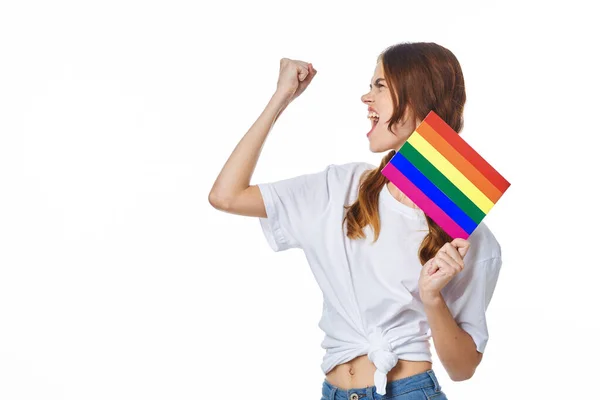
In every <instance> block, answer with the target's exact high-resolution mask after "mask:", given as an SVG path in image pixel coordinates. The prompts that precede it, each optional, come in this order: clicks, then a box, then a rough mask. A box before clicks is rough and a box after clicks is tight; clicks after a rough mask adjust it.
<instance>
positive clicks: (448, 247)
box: [439, 243, 464, 268]
mask: <svg viewBox="0 0 600 400" xmlns="http://www.w3.org/2000/svg"><path fill="white" fill-rule="evenodd" d="M439 253H445V254H447V255H449V256H450V257H452V259H454V261H456V263H457V264H458V265H460V266H461V268H462V266H464V262H463V259H462V256H461V255H460V253H459V252H458V250H457V249H456V248H455V247H454V246H453V245H452V244H450V243H446V244H444V246H442V248H441V249H440V251H439Z"/></svg>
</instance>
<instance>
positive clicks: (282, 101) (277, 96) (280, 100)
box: [271, 90, 292, 108]
mask: <svg viewBox="0 0 600 400" xmlns="http://www.w3.org/2000/svg"><path fill="white" fill-rule="evenodd" d="M271 101H272V102H273V103H276V104H277V105H279V106H281V107H283V108H285V107H287V106H288V104H290V102H291V101H292V98H291V96H290V95H289V94H287V93H285V92H281V91H279V90H277V91H275V93H273V96H271Z"/></svg>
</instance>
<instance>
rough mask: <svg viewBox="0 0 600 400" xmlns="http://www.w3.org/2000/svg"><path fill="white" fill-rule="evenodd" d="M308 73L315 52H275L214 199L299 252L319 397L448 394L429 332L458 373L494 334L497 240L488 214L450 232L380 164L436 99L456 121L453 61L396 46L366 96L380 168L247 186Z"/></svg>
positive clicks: (441, 52) (274, 243) (452, 372)
mask: <svg viewBox="0 0 600 400" xmlns="http://www.w3.org/2000/svg"><path fill="white" fill-rule="evenodd" d="M316 73H317V71H316V70H315V69H314V68H313V67H312V64H310V63H306V62H303V61H299V60H290V59H286V58H284V59H282V60H281V62H280V75H279V80H278V83H277V90H276V92H275V94H274V95H273V96H272V98H271V100H270V102H269V103H268V105H267V107H266V108H265V110H264V111H263V113H262V114H261V115H260V117H259V118H258V120H257V121H256V122H255V123H254V125H252V127H251V128H250V130H249V131H248V132H247V133H246V135H245V136H244V137H243V138H242V140H241V141H240V143H239V144H238V146H237V147H236V148H235V150H234V151H233V153H232V155H231V156H230V158H229V159H228V160H227V163H226V164H225V166H224V167H223V169H222V171H221V173H220V174H219V176H218V178H217V180H216V182H215V184H214V186H213V188H212V191H211V194H210V196H209V201H210V203H211V204H212V205H213V206H214V207H215V208H217V209H220V210H223V211H226V212H230V213H235V214H240V215H247V216H256V217H259V221H260V224H261V227H262V230H263V232H264V235H265V237H266V239H267V241H268V243H269V245H270V246H271V248H272V249H273V250H274V251H281V250H286V249H289V248H301V249H302V250H303V251H304V253H305V255H306V258H307V260H308V263H309V265H310V267H311V269H312V272H313V274H314V276H315V278H316V280H317V282H318V284H319V286H320V288H321V290H322V291H323V316H322V318H321V321H320V322H319V327H320V328H321V329H322V330H323V331H324V332H325V338H324V340H323V342H322V347H323V348H324V349H325V350H326V353H325V356H324V358H323V363H322V365H321V367H322V369H323V372H324V374H325V380H324V382H323V385H322V395H323V397H322V399H352V400H356V399H362V398H366V399H387V398H394V399H397V400H401V399H431V398H437V399H446V395H445V394H444V393H443V392H442V390H441V386H440V384H439V382H438V380H437V378H436V375H435V373H434V371H433V369H432V363H431V361H432V358H431V352H430V341H429V339H430V337H433V342H434V345H435V349H436V353H437V355H438V357H439V359H440V361H441V362H442V364H443V366H444V368H445V369H446V371H447V372H448V374H449V376H450V377H451V379H452V380H454V381H459V380H465V379H469V378H470V377H471V376H472V375H473V374H474V372H475V369H476V367H477V366H478V364H479V363H480V361H481V358H482V355H483V354H482V353H483V351H484V348H485V346H486V343H487V340H488V332H487V326H486V319H485V310H486V308H487V306H488V304H489V302H490V299H491V296H492V293H493V291H494V288H495V285H496V281H497V278H498V273H499V270H500V266H501V253H500V246H499V244H498V242H497V241H496V239H495V238H494V236H493V235H492V233H491V232H490V230H489V229H488V228H487V226H486V225H485V224H484V223H483V222H481V223H480V224H479V226H478V227H477V229H476V230H475V231H473V233H472V234H471V236H469V240H468V241H467V240H463V239H455V240H452V238H451V237H449V236H448V235H447V234H446V233H445V232H444V231H443V230H442V229H441V228H440V227H439V226H438V225H437V224H436V223H435V222H434V221H433V220H431V219H430V218H429V217H428V216H426V215H425V214H424V213H423V212H422V211H421V210H420V209H419V208H418V207H417V206H416V205H415V204H414V203H413V202H412V201H411V200H410V199H408V198H407V197H406V196H405V195H404V194H403V193H402V192H401V191H400V190H399V189H398V188H397V187H395V186H394V185H393V184H392V183H391V182H389V181H388V180H387V179H386V177H385V176H383V175H382V174H381V170H382V169H383V167H384V166H385V165H386V164H387V163H388V162H389V160H390V159H391V158H392V157H393V155H394V154H395V152H396V151H397V150H398V149H399V148H400V147H401V146H402V145H403V144H404V142H406V140H407V139H408V137H409V136H410V134H411V133H412V132H413V131H414V129H415V127H416V126H418V125H419V124H420V123H421V121H422V120H423V119H424V118H425V116H426V115H427V113H429V111H431V110H434V111H435V112H436V113H437V114H438V115H439V116H440V117H441V118H442V119H443V120H445V121H446V122H447V123H448V124H449V125H450V126H451V127H452V128H453V129H454V130H455V131H456V132H460V130H461V129H462V125H463V119H462V113H463V106H464V103H465V99H466V96H465V88H464V82H463V76H462V71H461V68H460V65H459V63H458V61H457V59H456V57H455V56H454V55H453V54H452V53H451V52H450V51H449V50H447V49H445V48H444V47H442V46H439V45H437V44H435V43H401V44H396V45H394V46H390V47H389V48H387V49H386V50H385V51H384V52H382V53H381V54H380V55H379V57H378V59H377V65H376V68H375V73H374V76H373V78H372V80H371V85H369V86H370V91H369V92H368V93H366V94H364V95H363V96H362V99H361V100H362V101H363V102H364V103H365V104H366V105H368V111H369V113H368V116H369V118H370V119H371V121H372V129H371V131H370V132H369V133H368V134H367V136H368V140H369V144H370V150H371V151H373V152H377V153H379V152H384V151H389V152H388V153H387V155H386V156H385V157H384V158H383V159H382V161H381V163H380V165H379V167H376V166H374V165H371V164H369V163H365V162H353V163H347V164H343V165H334V164H332V165H329V166H327V168H325V169H324V170H323V171H320V172H316V173H310V174H306V175H301V176H297V177H294V178H289V179H285V180H281V181H278V182H272V183H262V184H258V185H250V184H249V183H250V178H251V176H252V171H253V169H254V166H255V165H256V162H257V160H258V156H259V154H260V151H261V149H262V147H263V144H264V141H265V139H266V137H267V134H268V133H269V131H270V128H271V127H272V125H273V124H274V122H275V121H276V120H277V118H278V117H279V115H280V114H281V112H282V111H283V110H284V109H285V108H286V107H287V105H288V104H289V103H290V102H291V101H293V100H294V99H295V98H296V97H298V96H299V95H300V94H301V93H302V92H303V91H304V90H305V89H306V87H307V86H308V85H309V84H310V82H311V81H312V79H313V78H314V77H315V75H316ZM380 121H381V123H379V122H380Z"/></svg>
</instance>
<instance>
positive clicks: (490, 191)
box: [417, 121, 502, 203]
mask: <svg viewBox="0 0 600 400" xmlns="http://www.w3.org/2000/svg"><path fill="white" fill-rule="evenodd" d="M417 132H418V133H419V135H421V136H422V137H423V138H424V139H425V140H427V141H428V142H429V144H431V145H432V146H433V147H434V148H435V149H436V150H437V151H439V152H440V154H441V155H442V156H443V157H444V158H446V160H448V161H449V162H450V163H451V164H452V165H454V167H455V168H456V169H457V170H459V171H460V172H461V173H462V174H463V175H464V176H465V178H467V179H468V180H469V181H471V183H472V184H473V185H475V186H476V187H477V188H478V189H479V190H481V192H482V193H483V194H485V195H486V196H487V198H488V199H490V200H491V201H492V203H496V202H497V201H498V199H499V198H500V197H501V196H502V192H500V191H499V190H498V188H497V187H496V186H494V185H493V184H492V183H491V182H490V181H489V180H488V179H487V178H486V177H485V176H483V174H482V173H481V172H480V171H479V170H478V169H477V168H475V167H474V166H473V165H472V164H471V163H470V162H468V161H467V160H465V158H464V157H463V156H462V155H461V154H460V153H459V152H458V151H456V149H455V148H454V147H452V146H450V145H449V144H448V142H446V141H445V140H444V138H443V137H441V136H440V135H439V134H438V133H437V132H436V131H435V130H434V129H433V128H432V127H431V125H429V124H428V123H427V122H425V121H423V122H422V123H421V124H420V125H419V126H418V127H417ZM454 135H457V133H454Z"/></svg>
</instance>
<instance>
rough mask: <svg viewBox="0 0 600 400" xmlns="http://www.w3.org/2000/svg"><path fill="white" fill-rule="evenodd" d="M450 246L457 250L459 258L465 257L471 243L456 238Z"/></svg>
mask: <svg viewBox="0 0 600 400" xmlns="http://www.w3.org/2000/svg"><path fill="white" fill-rule="evenodd" d="M452 245H453V246H454V247H456V248H457V250H458V253H459V254H460V256H461V257H464V256H466V255H467V252H468V251H469V248H470V247H471V243H469V242H468V241H466V240H465V239H462V238H456V239H454V240H453V241H452Z"/></svg>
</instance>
